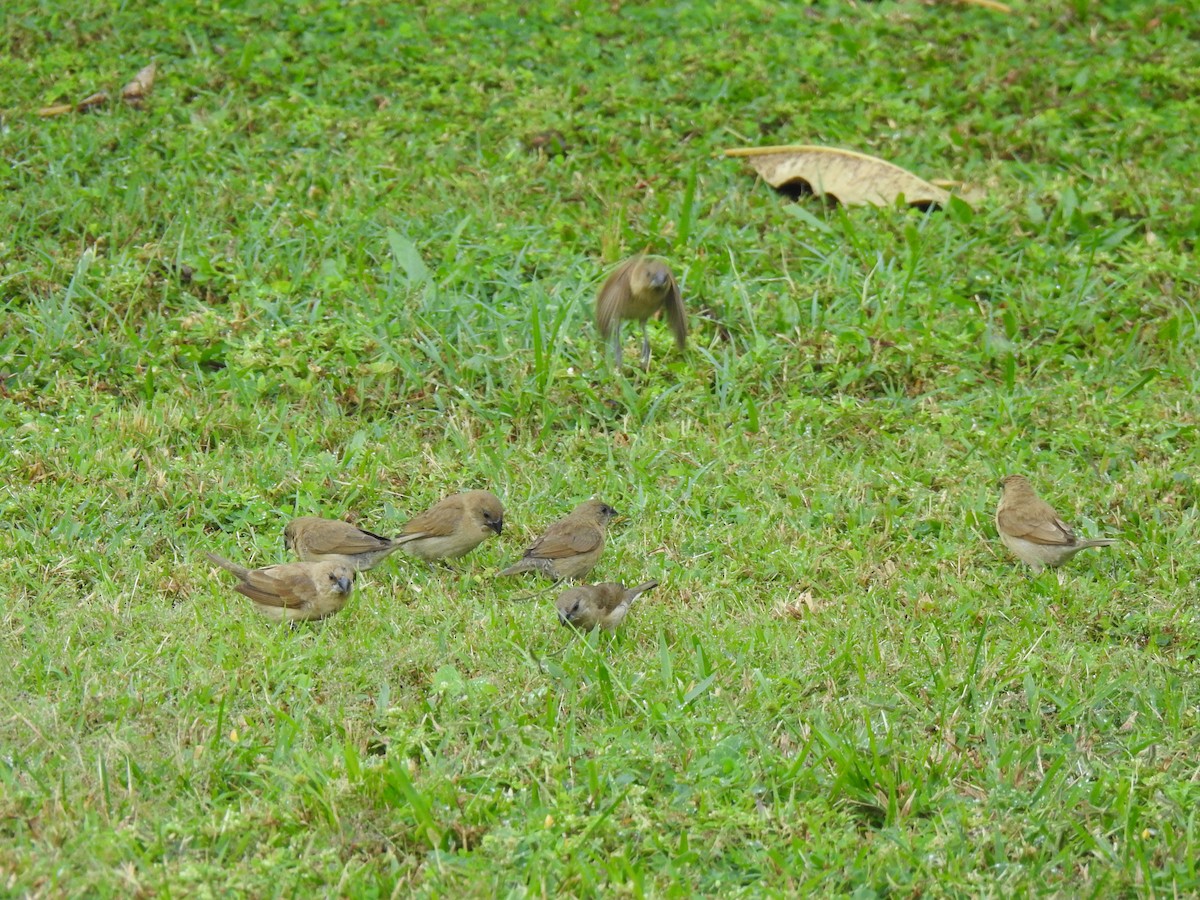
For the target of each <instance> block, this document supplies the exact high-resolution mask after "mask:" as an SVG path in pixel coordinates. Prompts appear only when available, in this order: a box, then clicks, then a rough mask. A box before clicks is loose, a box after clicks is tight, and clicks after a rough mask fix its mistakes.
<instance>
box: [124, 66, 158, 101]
mask: <svg viewBox="0 0 1200 900" xmlns="http://www.w3.org/2000/svg"><path fill="white" fill-rule="evenodd" d="M157 73H158V64H157V63H150V65H148V66H144V67H143V68H142V70H141V71H140V72H138V73H137V74H136V75H135V76H133V81H131V82H129V84H127V85H125V87H123V88H121V99H122V100H124V101H125V102H126V103H128V104H129V105H131V106H141V105H142V101H143V100H145V99H146V97H148V96H149V94H150V90H151V88H153V87H154V76H155V75H156V74H157Z"/></svg>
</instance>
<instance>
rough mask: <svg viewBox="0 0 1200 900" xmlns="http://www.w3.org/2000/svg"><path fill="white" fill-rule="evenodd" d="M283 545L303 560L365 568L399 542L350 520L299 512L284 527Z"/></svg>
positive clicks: (391, 549) (374, 564)
mask: <svg viewBox="0 0 1200 900" xmlns="http://www.w3.org/2000/svg"><path fill="white" fill-rule="evenodd" d="M283 545H284V547H286V548H287V549H288V550H291V551H292V552H294V553H295V554H296V555H297V556H299V557H300V558H301V559H302V560H305V561H306V562H328V561H333V562H343V563H345V564H346V565H348V566H353V567H354V569H355V571H358V572H364V571H366V570H367V569H371V568H374V567H375V566H377V565H379V564H380V563H381V562H383V561H384V559H386V558H387V556H388V554H390V553H391V552H392V551H393V550H395V549H396V548H397V547H399V546H400V542H399V541H394V540H392V539H391V538H385V537H383V536H382V535H378V534H375V533H374V532H371V531H363V529H361V528H355V527H354V526H353V525H351V524H350V523H349V522H340V521H337V520H336V519H319V518H317V517H316V516H301V517H300V518H299V519H293V520H292V521H291V522H288V524H287V528H285V529H284V530H283Z"/></svg>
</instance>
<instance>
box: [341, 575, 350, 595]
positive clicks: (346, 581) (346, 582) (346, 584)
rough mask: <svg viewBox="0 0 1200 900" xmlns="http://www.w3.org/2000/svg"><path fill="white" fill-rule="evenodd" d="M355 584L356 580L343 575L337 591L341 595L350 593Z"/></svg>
mask: <svg viewBox="0 0 1200 900" xmlns="http://www.w3.org/2000/svg"><path fill="white" fill-rule="evenodd" d="M353 584H354V580H353V579H351V578H347V577H346V576H345V575H343V576H342V577H341V578H339V579H338V580H337V589H338V593H339V594H348V593H350V586H351V585H353Z"/></svg>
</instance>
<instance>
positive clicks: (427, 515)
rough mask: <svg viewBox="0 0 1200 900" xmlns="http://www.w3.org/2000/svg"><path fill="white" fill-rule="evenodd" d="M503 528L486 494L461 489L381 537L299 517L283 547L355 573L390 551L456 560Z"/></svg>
mask: <svg viewBox="0 0 1200 900" xmlns="http://www.w3.org/2000/svg"><path fill="white" fill-rule="evenodd" d="M503 529H504V508H503V507H502V506H501V505H500V501H499V500H498V499H496V496H495V495H494V494H492V493H491V492H489V491H466V492H465V493H462V494H453V495H452V496H449V497H446V498H445V499H443V500H441V501H439V502H438V503H437V504H435V505H434V506H433V507H431V508H430V509H428V510H426V511H425V512H423V513H421V514H420V515H419V516H417V517H416V518H414V519H412V520H411V521H410V522H409V523H408V524H407V525H405V526H404V528H403V530H402V531H401V533H400V535H399V536H398V537H395V538H386V537H383V536H382V535H378V534H374V533H373V532H370V531H364V530H362V529H361V528H355V527H354V526H353V525H351V524H349V523H348V522H339V521H336V520H333V519H319V518H317V517H316V516H303V517H301V518H299V519H295V520H293V521H292V522H289V523H288V526H287V528H286V529H284V532H283V542H284V545H285V546H286V547H287V548H288V549H289V550H293V551H295V553H296V555H297V556H299V557H300V558H301V559H303V560H308V561H312V562H319V561H321V560H341V561H343V562H345V563H347V564H348V565H352V566H353V567H354V568H355V569H356V570H358V571H360V572H361V571H365V570H367V569H370V568H373V567H374V566H377V565H379V563H381V562H383V560H384V559H386V558H387V556H388V555H389V554H390V553H392V552H393V551H395V550H398V549H403V550H404V552H405V553H407V554H409V555H410V556H415V557H417V558H419V559H424V560H441V559H458V558H459V557H460V556H465V555H466V554H467V553H470V552H471V551H472V550H474V549H475V548H476V547H478V546H479V545H480V544H481V543H482V542H483V540H484V538H486V537H488V536H490V535H492V534H499V533H500V532H501V531H502V530H503Z"/></svg>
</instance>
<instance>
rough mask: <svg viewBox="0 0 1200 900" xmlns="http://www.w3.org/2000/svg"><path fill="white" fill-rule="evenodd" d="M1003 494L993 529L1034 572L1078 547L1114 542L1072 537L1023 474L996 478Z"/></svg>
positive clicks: (1067, 556)
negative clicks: (998, 479)
mask: <svg viewBox="0 0 1200 900" xmlns="http://www.w3.org/2000/svg"><path fill="white" fill-rule="evenodd" d="M1000 488H1001V490H1002V491H1003V495H1002V496H1001V497H1000V505H999V506H998V507H997V508H996V530H997V531H999V532H1000V540H1001V541H1003V542H1004V546H1006V547H1007V548H1008V549H1009V550H1011V551H1012V552H1013V553H1014V554H1015V555H1016V556H1017V558H1018V559H1020V560H1021V562H1023V563H1026V564H1028V565H1029V566H1031V567H1032V568H1033V571H1034V572H1040V571H1042V569H1043V568H1045V567H1046V566H1061V565H1062V564H1063V563H1065V562H1067V561H1068V560H1069V559H1071V557H1073V556H1074V555H1075V554H1076V553H1078V552H1079V551H1080V550H1086V549H1087V548H1088V547H1107V546H1108V545H1109V544H1115V543H1116V541H1115V540H1114V539H1112V538H1100V539H1097V540H1084V539H1082V538H1079V537H1076V535H1075V532H1073V531H1072V530H1071V528H1070V526H1068V525H1067V523H1066V522H1064V521H1063V520H1062V519H1061V518H1060V517H1059V515H1058V513H1056V512H1055V511H1054V507H1052V506H1051V505H1050V504H1049V503H1047V502H1046V501H1045V500H1043V499H1042V498H1041V497H1039V496H1038V495H1037V494H1036V493H1035V492H1034V490H1033V487H1032V486H1031V485H1030V484H1029V479H1027V478H1025V477H1024V476H1023V475H1008V476H1005V477H1004V478H1003V479H1001V481H1000Z"/></svg>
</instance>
